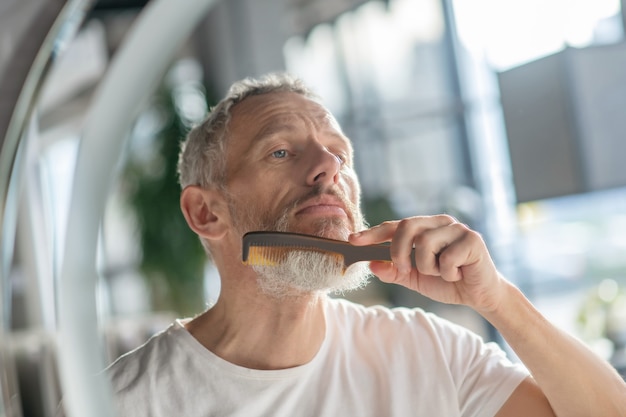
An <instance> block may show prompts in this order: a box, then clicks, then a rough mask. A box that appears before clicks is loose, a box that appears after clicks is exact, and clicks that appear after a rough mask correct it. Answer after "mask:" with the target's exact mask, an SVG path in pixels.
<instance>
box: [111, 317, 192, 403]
mask: <svg viewBox="0 0 626 417" xmlns="http://www.w3.org/2000/svg"><path fill="white" fill-rule="evenodd" d="M184 332H186V331H185V329H184V327H183V326H182V324H181V323H180V322H179V321H176V322H174V323H172V324H171V325H170V326H169V327H168V328H167V329H165V330H163V331H161V332H159V333H156V334H154V335H153V336H152V337H150V338H149V339H148V340H147V341H146V342H145V343H144V344H142V345H141V346H139V347H137V348H135V349H133V350H131V351H130V352H127V353H125V354H123V355H122V356H120V357H119V358H117V359H116V360H115V361H114V362H113V363H112V364H111V365H109V366H108V367H107V369H106V370H105V372H106V374H107V375H108V377H109V379H110V380H111V383H112V384H113V389H114V391H120V390H126V389H129V388H131V387H132V386H133V385H136V384H139V383H140V381H141V380H142V379H146V377H147V375H150V374H152V373H154V372H156V370H157V369H161V370H163V367H166V366H169V364H170V363H171V362H170V361H166V360H163V358H171V357H172V356H174V355H175V352H176V351H177V350H180V349H181V338H180V337H179V336H180V335H181V334H183V333H184ZM148 378H149V377H148Z"/></svg>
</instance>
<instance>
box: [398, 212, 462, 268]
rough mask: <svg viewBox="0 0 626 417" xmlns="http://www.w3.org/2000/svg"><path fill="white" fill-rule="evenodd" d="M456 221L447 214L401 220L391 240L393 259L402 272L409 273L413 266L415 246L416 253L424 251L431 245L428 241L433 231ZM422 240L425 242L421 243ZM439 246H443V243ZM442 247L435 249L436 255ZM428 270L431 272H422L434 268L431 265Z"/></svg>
mask: <svg viewBox="0 0 626 417" xmlns="http://www.w3.org/2000/svg"><path fill="white" fill-rule="evenodd" d="M454 223H456V220H455V219H454V218H453V217H451V216H447V215H437V216H419V217H410V218H407V219H404V220H401V221H400V222H399V223H398V225H397V228H396V231H395V233H394V236H393V240H392V241H391V259H392V261H393V262H394V264H396V266H397V267H398V269H399V270H400V271H401V272H402V273H408V272H409V271H410V270H411V268H412V266H413V263H412V260H411V256H412V250H413V247H415V248H416V254H417V253H420V252H422V250H423V249H422V248H428V246H429V245H427V244H426V243H429V239H430V238H429V237H428V236H430V235H431V232H432V231H435V230H439V229H441V228H444V227H446V226H449V225H450V224H454ZM422 241H424V242H425V243H422V244H420V242H422ZM439 246H441V244H440V245H439ZM440 249H441V248H440V247H436V248H435V249H433V250H436V252H435V255H436V254H437V253H438V252H439V250H440ZM428 255H430V254H428ZM416 260H417V257H416ZM429 260H430V257H429ZM431 266H432V265H431ZM428 271H429V272H424V271H421V272H423V273H431V272H433V271H434V270H433V269H432V268H430V267H429V269H428Z"/></svg>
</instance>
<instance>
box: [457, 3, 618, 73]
mask: <svg viewBox="0 0 626 417" xmlns="http://www.w3.org/2000/svg"><path fill="white" fill-rule="evenodd" d="M454 10H455V15H456V20H457V26H458V27H457V30H458V34H459V38H460V39H461V42H462V43H463V44H464V46H465V47H466V48H467V49H468V50H470V51H472V52H473V53H475V54H480V55H483V56H484V57H486V58H487V60H488V62H489V63H490V64H491V65H492V66H493V67H494V68H495V69H496V70H504V69H507V68H511V67H514V66H517V65H521V64H523V63H525V62H528V61H532V60H535V59H537V58H540V57H542V56H545V55H549V54H552V53H555V52H558V51H559V50H561V49H563V48H564V47H565V46H568V45H569V46H574V47H584V46H589V45H590V44H592V43H593V42H594V36H595V33H596V30H597V28H598V25H599V23H601V21H602V20H603V19H607V18H609V17H611V16H615V15H617V14H618V13H619V12H620V1H619V0H549V1H545V0H523V1H522V0H474V1H471V2H470V1H466V0H460V1H459V0H455V1H454Z"/></svg>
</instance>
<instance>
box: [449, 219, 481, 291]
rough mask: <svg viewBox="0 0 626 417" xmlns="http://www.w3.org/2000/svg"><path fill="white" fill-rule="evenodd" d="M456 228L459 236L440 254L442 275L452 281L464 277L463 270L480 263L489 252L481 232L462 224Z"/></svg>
mask: <svg viewBox="0 0 626 417" xmlns="http://www.w3.org/2000/svg"><path fill="white" fill-rule="evenodd" d="M454 228H455V229H457V230H458V233H459V236H458V238H457V239H456V240H454V241H453V242H452V243H451V244H449V245H448V246H446V247H445V248H444V249H443V250H442V251H441V253H440V254H439V270H440V275H441V277H442V278H443V279H445V280H446V281H451V282H453V281H459V280H461V279H464V278H465V277H464V275H463V271H464V270H468V268H470V267H472V266H474V265H477V264H479V263H480V262H481V261H482V260H483V258H484V256H485V255H486V254H487V252H486V246H485V243H484V241H483V239H482V237H481V236H480V234H479V233H477V232H474V231H472V230H470V229H469V228H468V227H467V226H465V225H462V224H459V225H458V226H455V227H454Z"/></svg>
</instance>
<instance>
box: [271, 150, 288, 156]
mask: <svg viewBox="0 0 626 417" xmlns="http://www.w3.org/2000/svg"><path fill="white" fill-rule="evenodd" d="M272 156H273V157H274V158H284V157H286V156H287V151H286V150H284V149H280V150H278V151H274V152H272Z"/></svg>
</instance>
